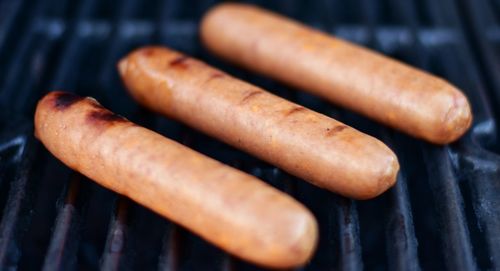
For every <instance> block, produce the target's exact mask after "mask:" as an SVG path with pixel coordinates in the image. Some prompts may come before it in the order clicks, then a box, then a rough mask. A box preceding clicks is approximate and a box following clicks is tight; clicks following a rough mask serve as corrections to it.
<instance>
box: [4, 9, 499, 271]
mask: <svg viewBox="0 0 500 271" xmlns="http://www.w3.org/2000/svg"><path fill="white" fill-rule="evenodd" d="M217 2H218V1H210V0H205V1H181V0H177V1H176V0H164V1H160V0H154V1H140V0H124V1H111V0H99V1H98V0H72V1H70V0H66V1H64V0H63V1H55V0H38V1H28V0H24V1H23V0H0V106H1V108H2V109H1V110H0V219H1V222H0V269H1V270H18V269H19V270H40V269H43V270H98V269H101V270H260V268H257V267H255V266H252V265H250V264H247V263H244V262H242V261H240V260H238V259H235V258H232V257H230V256H228V255H227V254H225V253H224V252H222V251H221V250H219V249H217V248H215V247H213V246H212V245H210V244H208V243H206V242H205V241H203V240H201V239H200V238H198V237H196V236H194V235H192V234H191V233H189V232H188V231H186V230H185V229H183V228H181V227H178V226H177V225H175V224H173V223H171V222H170V221H168V220H166V219H164V218H162V217H160V216H158V215H156V214H154V213H152V212H151V211H149V210H146V209H145V208H143V207H141V206H139V205H137V204H135V203H133V202H131V201H129V200H127V199H125V198H122V197H120V196H118V195H116V194H115V193H113V192H110V191H108V190H106V189H104V188H102V187H100V186H99V185H97V184H95V183H93V182H92V181H90V180H88V179H86V178H85V177H82V176H80V175H78V174H76V173H74V172H72V171H71V170H69V169H68V168H67V167H65V166H64V165H63V164H62V163H60V162H59V161H57V160H56V159H55V158H54V157H53V156H52V155H51V154H49V153H48V152H47V151H46V150H45V149H44V147H43V146H42V145H41V144H40V143H39V142H38V141H36V140H35V139H34V137H33V121H32V117H33V113H34V107H35V105H36V101H37V100H38V99H39V98H40V97H41V96H42V95H44V94H45V93H47V92H48V91H50V90H55V89H58V90H65V91H71V92H75V93H77V94H80V95H86V96H93V97H95V98H96V99H97V100H99V101H100V102H101V103H102V104H103V105H104V106H105V107H107V108H110V109H111V110H113V111H115V112H116V113H118V114H121V115H123V116H125V117H127V118H129V119H130V120H132V121H134V122H136V123H139V124H140V125H143V126H146V127H148V128H150V129H153V130H155V131H157V132H159V133H161V134H163V135H165V136H167V137H169V138H172V139H174V140H177V141H179V142H181V143H183V144H185V145H187V146H189V147H191V148H194V149H196V150H198V151H200V152H202V153H205V154H207V155H209V156H211V157H213V158H215V159H218V160H220V161H222V162H224V163H226V164H229V165H231V166H234V167H237V168H239V169H241V170H244V171H246V172H249V173H251V174H253V175H255V176H257V177H259V178H261V179H263V180H265V181H266V182H269V183H270V184H272V185H273V186H275V187H277V188H278V189H280V190H283V191H285V192H287V193H289V194H291V195H292V196H293V197H295V198H297V199H298V200H299V201H301V202H303V203H304V204H305V205H306V206H307V207H308V208H310V209H311V210H312V211H313V213H314V214H315V216H316V218H317V219H318V221H319V223H320V242H319V247H318V249H317V251H316V254H315V256H314V258H313V259H312V261H311V262H310V263H309V264H308V265H307V266H305V267H303V268H300V269H298V270H362V269H366V270H476V269H480V270H499V269H500V209H499V207H500V196H499V195H500V172H499V167H500V157H499V156H498V153H499V151H500V145H499V143H498V140H497V127H498V126H497V122H498V120H499V116H500V115H499V114H500V106H499V105H500V24H499V22H500V0H476V1H469V0H441V1H434V0H405V1H402V0H379V1H374V0H373V1H372V0H352V1H341V0H324V1H306V0H288V1H284V0H283V1H264V0H262V1H244V2H249V3H254V4H257V5H259V6H262V7H264V8H268V9H270V10H273V11H276V12H278V13H281V14H284V15H286V16H289V17H292V18H295V19H297V20H299V21H301V22H303V23H305V24H307V25H310V26H313V27H315V28H318V29H321V30H323V31H325V32H328V33H331V34H333V35H336V36H339V37H342V38H344V39H347V40H351V41H353V42H355V43H358V44H362V45H364V46H367V47H371V48H373V49H374V50H377V51H380V52H383V53H384V54H387V55H389V56H392V57H395V58H397V59H400V60H402V61H404V62H406V63H410V64H411V65H414V66H417V67H420V68H422V69H425V70H428V71H430V72H431V73H434V74H437V75H439V76H443V77H445V78H446V79H447V80H449V81H451V82H452V83H454V84H455V85H457V86H458V87H460V88H461V89H462V90H463V91H464V93H465V94H466V95H467V96H468V98H469V100H470V102H471V104H472V107H473V112H474V124H473V126H472V128H471V130H470V131H469V133H468V134H467V135H466V136H464V137H463V138H462V139H460V140H459V141H458V142H456V143H454V144H452V145H447V146H442V147H438V146H434V145H430V144H428V143H424V142H422V141H419V140H416V139H413V138H410V137H407V136H405V135H402V134H400V133H398V132H395V131H393V130H392V129H389V128H386V127H383V126H381V125H378V124H376V123H374V122H372V121H370V120H368V119H366V118H364V117H361V116H359V115H356V114H354V113H352V112H349V111H346V110H343V109H342V108H339V107H336V106H334V105H332V104H329V103H327V102H325V101H323V100H321V99H319V98H316V97H313V96H310V95H307V94H304V93H303V92H297V91H296V90H294V89H292V88H288V87H285V86H283V85H281V84H279V83H277V82H275V81H273V80H270V79H267V78H264V77H261V76H256V75H255V74H252V73H249V72H247V71H244V70H242V69H239V68H236V67H234V66H231V65H229V64H227V63H224V62H223V61H220V60H218V59H217V58H215V57H214V56H213V55H211V54H209V53H208V52H207V51H206V50H205V49H204V48H203V47H202V45H201V43H200V41H199V38H198V23H199V21H200V19H201V17H202V16H203V14H204V13H205V12H206V11H207V9H209V8H210V7H211V6H213V5H215V4H217ZM146 44H161V45H167V46H170V47H172V48H174V49H176V50H180V51H182V52H185V53H187V54H190V55H192V56H194V57H197V58H200V59H202V60H203V61H206V62H208V63H210V64H212V65H214V66H216V67H218V68H220V69H222V70H224V71H227V72H228V73H230V74H232V75H234V76H236V77H239V78H242V79H244V80H248V81H250V82H252V83H254V84H256V85H258V86H261V87H263V88H265V89H267V90H269V91H272V92H274V93H276V94H277V95H280V96H282V97H285V98H287V99H290V100H292V101H295V102H297V103H299V104H301V105H304V106H306V107H309V108H312V109H314V110H316V111H319V112H321V113H324V114H326V115H329V116H331V117H333V118H336V119H338V120H340V121H342V122H345V123H346V124H348V125H351V126H353V127H355V128H357V129H359V130H361V131H363V132H365V133H368V134H370V135H373V136H375V137H378V138H381V139H382V140H383V141H384V142H385V143H387V144H388V145H389V146H391V148H392V149H393V150H394V151H395V152H396V153H397V154H398V157H399V160H400V163H401V167H402V169H401V172H400V176H399V181H398V183H397V185H396V186H395V187H393V188H392V189H391V190H389V191H388V192H386V193H385V194H383V195H382V196H381V197H378V198H376V199H374V200H369V201H359V202H358V201H352V200H349V199H345V198H342V197H340V196H337V195H335V194H332V193H328V192H326V191H323V190H321V189H319V188H316V187H313V186H311V185H309V184H308V183H306V182H303V181H301V180H299V179H297V178H294V177H292V176H290V175H288V174H286V173H284V172H283V171H281V170H279V169H277V168H275V167H273V166H270V165H268V164H266V163H264V162H262V161H259V160H257V159H255V158H253V157H251V156H249V155H247V154H244V153H242V152H240V151H238V150H235V149H233V148H231V147H229V146H227V145H225V144H223V143H221V142H219V141H217V140H215V139H213V138H210V137H207V136H205V135H202V134H200V133H198V132H196V131H194V130H192V129H190V128H188V127H186V126H184V125H182V124H179V123H177V122H174V121H171V120H168V119H165V118H162V117H159V116H156V115H155V114H153V113H151V112H149V111H147V110H146V109H143V108H141V107H139V106H138V105H137V104H136V103H135V102H133V101H132V99H131V98H130V97H129V96H128V94H127V93H126V92H125V89H124V87H123V86H122V84H121V83H120V80H119V78H118V75H117V71H116V62H117V60H118V59H119V58H120V57H122V56H124V55H125V54H126V53H127V52H129V51H130V50H132V49H134V48H136V47H138V46H141V45H146ZM194 211H195V210H193V212H194ZM263 223H264V222H263Z"/></svg>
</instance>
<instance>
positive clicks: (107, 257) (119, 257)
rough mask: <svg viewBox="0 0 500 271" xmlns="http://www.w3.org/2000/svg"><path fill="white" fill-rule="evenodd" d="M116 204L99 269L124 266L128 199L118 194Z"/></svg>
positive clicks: (122, 267) (115, 268)
mask: <svg viewBox="0 0 500 271" xmlns="http://www.w3.org/2000/svg"><path fill="white" fill-rule="evenodd" d="M116 205H117V207H116V212H115V213H116V214H114V215H113V216H112V220H111V223H110V227H109V231H108V237H107V242H106V246H105V248H104V253H103V255H102V258H101V270H121V269H124V268H125V267H124V266H123V259H124V258H123V255H124V254H125V253H124V250H125V247H126V240H127V235H128V234H127V232H128V226H127V214H128V209H129V207H128V205H129V203H128V199H126V198H124V197H121V196H120V197H119V198H118V203H117V204H116Z"/></svg>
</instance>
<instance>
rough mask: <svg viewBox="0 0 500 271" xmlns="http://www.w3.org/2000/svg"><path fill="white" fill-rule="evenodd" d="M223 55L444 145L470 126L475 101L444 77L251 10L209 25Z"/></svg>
mask: <svg viewBox="0 0 500 271" xmlns="http://www.w3.org/2000/svg"><path fill="white" fill-rule="evenodd" d="M201 38H202V41H203V42H204V44H205V45H206V46H207V47H208V48H209V49H210V50H211V51H213V52H214V53H215V54H217V55H219V56H221V57H223V58H225V59H228V60H230V61H232V62H234V63H237V64H239V65H241V66H244V67H246V68H248V69H251V70H253V71H256V72H259V73H261V74H264V75H268V76H270V77H272V78H275V79H278V80H280V81H282V82H285V83H288V84H290V85H293V86H295V87H298V88H299V89H302V90H304V91H309V92H311V93H312V94H315V95H318V96H321V97H324V98H325V99H328V100H330V101H331V102H333V103H336V104H339V105H342V106H345V107H347V108H349V109H351V110H353V111H357V112H359V113H361V114H364V115H365V116H367V117H370V118H373V119H375V120H377V121H380V122H382V123H385V124H387V125H389V126H392V127H394V128H396V129H399V130H401V131H404V132H406V133H408V134H411V135H413V136H415V137H419V138H423V139H426V140H428V141H430V142H433V143H437V144H445V143H449V142H452V141H454V140H456V139H457V138H458V137H460V136H461V135H462V134H464V133H465V132H466V131H467V129H468V128H469V126H470V124H471V121H472V115H471V110H470V106H469V103H468V101H467V98H466V97H465V96H464V95H463V94H462V92H461V91H460V90H458V89H457V88H455V87H454V86H452V85H451V84H450V83H448V82H446V81H444V80H443V79H441V78H438V77H435V76H433V75H431V74H428V73H426V72H424V71H421V70H418V69H415V68H412V67H410V66H408V65H406V64H403V63H401V62H398V61H396V60H393V59H390V58H388V57H385V56H383V55H381V54H378V53H376V52H374V51H371V50H368V49H365V48H362V47H359V46H357V45H354V44H352V43H349V42H346V41H343V40H340V39H337V38H334V37H332V36H329V35H327V34H324V33H322V32H319V31H317V30H314V29H311V28H309V27H306V26H304V25H301V24H299V23H297V22H294V21H292V20H290V19H287V18H285V17H282V16H279V15H277V14H273V13H271V12H268V11H265V10H263V9H260V8H257V7H254V6H251V5H245V4H232V3H231V4H221V5H218V6H216V7H215V8H213V9H212V10H210V11H209V12H208V13H207V14H206V16H205V18H204V19H203V22H202V26H201Z"/></svg>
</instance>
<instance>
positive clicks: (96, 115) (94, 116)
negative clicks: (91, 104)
mask: <svg viewBox="0 0 500 271" xmlns="http://www.w3.org/2000/svg"><path fill="white" fill-rule="evenodd" d="M99 107H100V106H99ZM87 120H88V121H89V122H90V123H93V124H97V123H103V122H104V123H109V124H111V123H116V122H127V119H126V118H124V117H122V116H120V115H118V114H115V113H113V112H111V111H108V110H106V109H102V107H101V109H97V110H93V111H90V112H89V113H88V115H87Z"/></svg>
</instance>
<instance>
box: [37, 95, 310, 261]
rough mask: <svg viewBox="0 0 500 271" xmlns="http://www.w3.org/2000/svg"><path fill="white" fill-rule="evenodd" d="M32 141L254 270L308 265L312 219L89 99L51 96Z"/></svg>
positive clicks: (41, 107) (280, 196) (274, 193)
mask: <svg viewBox="0 0 500 271" xmlns="http://www.w3.org/2000/svg"><path fill="white" fill-rule="evenodd" d="M35 135H36V137H37V138H38V139H40V141H41V142H42V143H43V144H44V145H45V147H46V148H47V149H48V150H49V151H50V152H51V153H52V154H54V155H55V156H56V157H57V158H58V159H60V160H61V161H62V162H64V163H65V164H66V165H67V166H69V167H70V168H72V169H74V170H76V171H79V172H81V173H82V174H84V175H86V176H87V177H89V178H91V179H92V180H95V181H96V182H97V183H99V184H101V185H103V186H104V187H107V188H109V189H111V190H113V191H115V192H117V193H119V194H122V195H125V196H127V197H129V198H131V199H133V200H135V201H136V202H138V203H140V204H142V205H144V206H146V207H148V208H150V209H151V210H153V211H155V212H157V213H158V214H160V215H163V216H165V217H167V218H169V219H171V220H173V221H174V222H176V223H179V224H181V225H182V226H184V227H186V228H188V229H189V230H191V231H193V232H194V233H196V234H198V235H200V236H201V237H203V238H204V239H206V240H208V241H209V242H212V243H213V244H215V245H217V246H219V247H220V248H222V249H224V250H226V251H228V252H230V253H232V254H234V255H236V256H239V257H241V258H243V259H246V260H248V261H251V262H254V263H256V264H260V265H264V266H269V267H277V268H288V267H294V266H299V265H302V264H304V263H305V262H307V261H308V259H309V258H310V257H311V255H312V253H313V251H314V248H315V245H316V241H317V224H316V220H315V219H314V217H313V216H312V214H311V213H310V212H309V211H308V210H307V209H306V208H305V207H304V206H303V205H301V204H300V203H298V202H297V201H295V200H294V199H293V198H291V197H290V196H288V195H286V194H284V193H282V192H280V191H278V190H276V189H275V188H273V187H271V186H269V185H267V184H265V183H264V182H261V181H259V180H258V179H256V178H254V177H253V176H251V175H248V174H245V173H243V172H240V171H238V170H236V169H233V168H231V167H229V166H226V165H224V164H221V163H219V162H217V161H215V160H213V159H211V158H209V157H206V156H204V155H202V154H200V153H197V152H195V151H193V150H191V149H189V148H187V147H185V146H183V145H181V144H179V143H177V142H175V141H172V140H170V139H167V138H165V137H163V136H161V135H159V134H156V133H155V132H153V131H150V130H148V129H145V128H142V127H140V126H138V125H135V124H134V123H131V122H129V121H128V120H126V119H125V118H123V117H121V116H118V115H116V114H114V113H112V112H110V111H108V110H106V109H105V108H103V107H102V106H101V105H100V104H99V103H98V102H97V101H95V100H94V99H92V98H82V97H79V96H76V95H73V94H69V93H65V92H51V93H49V94H47V95H46V96H45V97H44V98H42V99H41V100H40V101H39V103H38V106H37V108H36V113H35Z"/></svg>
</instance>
